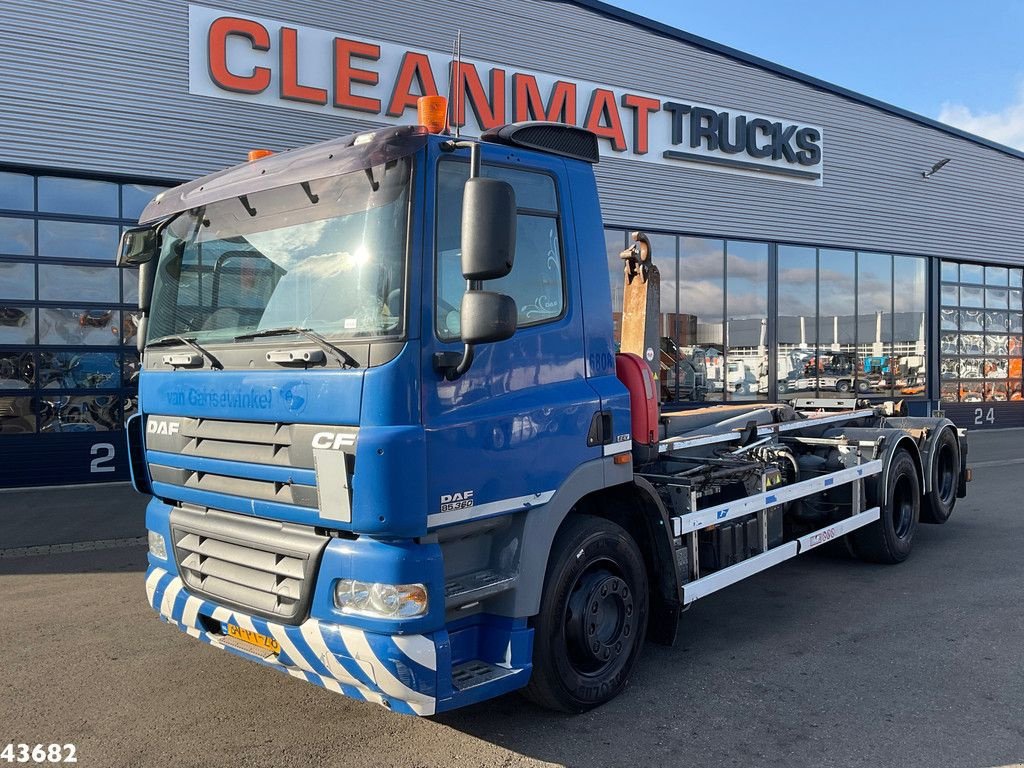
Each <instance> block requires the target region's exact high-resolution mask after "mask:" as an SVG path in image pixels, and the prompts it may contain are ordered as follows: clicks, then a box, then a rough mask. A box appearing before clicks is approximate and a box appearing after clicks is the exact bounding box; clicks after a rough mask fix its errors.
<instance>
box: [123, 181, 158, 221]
mask: <svg viewBox="0 0 1024 768" xmlns="http://www.w3.org/2000/svg"><path fill="white" fill-rule="evenodd" d="M165 189H167V187H158V186H154V185H152V184H122V185H121V218H122V219H133V220H136V221H137V220H138V218H139V216H141V215H142V211H143V210H144V209H145V207H146V206H147V205H149V201H150V200H152V199H153V198H154V197H156V196H157V195H159V194H160V193H161V192H163V191H164V190H165Z"/></svg>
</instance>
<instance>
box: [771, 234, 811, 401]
mask: <svg viewBox="0 0 1024 768" xmlns="http://www.w3.org/2000/svg"><path fill="white" fill-rule="evenodd" d="M817 271H818V258H817V251H816V250H815V249H814V248H802V247H798V246H790V245H780V246H779V249H778V283H779V288H778V291H779V318H778V326H777V330H776V334H777V336H778V344H779V347H778V353H777V358H776V366H777V376H778V382H777V387H778V392H779V398H780V399H790V398H792V397H799V396H803V397H807V396H808V395H812V396H813V395H814V394H815V392H814V391H813V390H814V388H815V386H816V379H815V378H813V377H809V376H808V375H807V373H806V372H807V370H808V369H810V370H811V371H813V369H814V362H813V361H814V360H815V358H816V355H817V346H818V335H817V334H818V330H817V322H816V318H817V315H818V279H817ZM808 390H812V391H810V392H808Z"/></svg>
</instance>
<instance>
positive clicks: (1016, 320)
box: [1010, 312, 1024, 333]
mask: <svg viewBox="0 0 1024 768" xmlns="http://www.w3.org/2000/svg"><path fill="white" fill-rule="evenodd" d="M1022 325H1024V318H1022V316H1021V313H1020V312H1011V313H1010V330H1011V331H1013V332H1014V333H1020V332H1021V331H1024V327H1022Z"/></svg>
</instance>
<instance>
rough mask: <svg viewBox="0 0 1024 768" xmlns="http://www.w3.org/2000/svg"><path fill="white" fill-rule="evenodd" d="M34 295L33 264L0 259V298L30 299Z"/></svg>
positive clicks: (34, 276)
mask: <svg viewBox="0 0 1024 768" xmlns="http://www.w3.org/2000/svg"><path fill="white" fill-rule="evenodd" d="M35 297H36V267H35V264H22V263H19V262H16V261H0V299H29V300H32V299H34V298H35Z"/></svg>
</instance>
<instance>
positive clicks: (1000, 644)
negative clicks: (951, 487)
mask: <svg viewBox="0 0 1024 768" xmlns="http://www.w3.org/2000/svg"><path fill="white" fill-rule="evenodd" d="M971 461H972V464H974V466H975V467H976V471H975V481H974V482H973V483H972V485H971V488H970V495H969V497H968V498H967V499H966V500H961V502H960V503H959V504H958V506H957V509H956V511H955V513H954V515H953V517H952V519H951V520H950V522H949V523H948V524H946V525H944V526H921V527H920V528H919V529H918V534H917V539H916V542H915V549H914V553H913V554H912V556H911V558H910V559H909V560H908V561H907V562H905V563H903V564H902V565H899V566H875V565H867V564H864V563H861V562H858V561H855V560H847V559H842V558H838V557H833V556H827V555H821V554H816V553H812V554H810V555H807V556H802V557H798V558H796V559H794V560H793V561H790V562H788V563H786V564H784V565H783V566H781V567H779V568H775V569H772V570H770V571H768V572H766V573H764V574H761V575H759V576H755V577H752V578H751V579H748V580H747V581H745V582H742V583H740V584H738V585H736V586H734V587H732V588H730V589H727V590H724V591H723V592H720V593H717V594H715V595H712V596H710V597H707V598H705V599H703V600H701V601H699V602H698V603H696V604H695V605H694V607H693V608H692V609H691V610H689V611H688V612H686V613H685V614H684V616H683V618H682V625H681V633H680V634H681V636H680V640H679V642H678V643H677V644H676V646H675V647H673V648H664V647H661V646H656V645H652V644H648V645H647V647H646V648H645V649H644V655H643V657H642V659H641V661H640V664H639V666H638V669H637V671H636V673H635V675H634V677H633V680H632V682H631V683H630V685H629V686H628V688H627V689H626V690H625V692H624V693H623V694H622V695H621V696H620V697H619V698H617V699H616V700H614V701H613V702H611V703H610V704H608V705H606V706H604V707H601V708H600V709H598V710H595V711H593V712H590V713H587V714H584V715H580V716H575V717H570V716H565V715H557V714H552V713H549V712H546V711H544V710H541V709H538V708H536V707H534V706H533V705H531V704H529V703H527V702H526V701H525V700H523V699H521V698H520V697H519V696H517V695H514V694H513V695H509V696H505V697H502V698H500V699H497V700H494V701H491V702H485V703H483V704H480V705H477V706H475V707H471V708H468V709H465V710H460V711H457V712H454V713H449V714H445V715H442V716H438V717H435V718H432V719H420V720H417V719H413V718H408V717H403V716H399V715H394V714H391V713H389V712H387V711H386V710H384V709H382V708H380V707H377V706H375V705H369V704H359V703H355V702H351V701H348V700H346V699H344V698H343V697H340V696H338V695H335V694H331V693H328V692H326V691H323V690H321V689H319V688H316V687H314V686H311V685H308V684H305V683H302V682H299V681H297V680H293V679H291V678H288V677H285V676H282V675H278V674H275V673H274V672H273V671H271V670H267V669H264V668H262V667H260V666H258V665H256V664H253V663H251V662H247V661H245V660H243V659H240V658H236V657H234V656H232V655H230V654H227V653H224V652H221V651H218V650H216V649H214V648H211V647H208V646H206V645H204V644H202V643H199V642H197V641H195V640H193V639H191V638H189V637H187V636H185V635H183V634H181V633H179V632H177V631H176V630H174V629H172V628H171V627H169V626H167V625H165V624H163V623H161V622H160V621H158V620H157V619H156V618H155V615H154V614H153V612H152V611H151V609H150V608H149V606H148V605H147V604H146V600H145V594H144V588H143V580H142V573H143V571H144V568H145V550H144V549H143V548H142V547H141V546H131V547H114V548H107V549H94V550H91V551H70V552H63V553H60V554H51V555H45V556H19V557H6V558H4V557H0V647H2V648H3V649H4V651H5V653H4V660H3V662H0V749H2V748H3V746H5V745H6V744H7V743H11V742H14V743H19V742H26V743H29V744H33V745H34V744H40V743H42V744H49V743H73V744H75V745H76V746H77V755H78V763H79V765H81V766H83V768H91V767H92V766H102V767H103V768H108V767H112V766H126V767H128V766H131V767H132V768H137V767H138V766H157V765H169V766H178V765H182V766H204V768H209V767H211V766H275V767H282V766H320V765H323V766H328V765H330V766H334V765H344V766H390V765H395V766H459V765H462V766H477V765H481V766H527V765H529V766H533V765H545V764H555V765H571V766H587V768H596V767H597V766H628V765H633V766H661V765H664V766H674V767H676V768H678V767H681V766H779V765H784V766H792V767H798V766H814V767H818V766H873V767H874V766H899V767H900V768H903V767H905V766H906V767H913V766H927V767H928V768H932V767H934V766H970V767H972V768H984V767H988V766H1005V765H1013V764H1018V763H1024V716H1022V713H1024V640H1022V639H1024V599H1022V597H1021V596H1022V595H1024V568H1022V556H1021V553H1022V551H1024V509H1022V504H1021V498H1022V497H1024V480H1022V479H1021V478H1022V475H1024V466H1022V465H1024V434H1022V433H1021V432H994V433H988V434H985V435H980V434H979V435H976V436H974V439H973V441H972V448H971ZM108 490H109V489H108ZM44 495H45V494H44ZM16 496H17V497H18V498H21V497H20V494H9V493H7V494H4V495H0V510H3V511H0V517H2V516H3V515H5V514H7V510H9V509H11V508H13V503H12V502H11V499H14V498H15V497H16ZM110 498H111V497H110V495H109V494H107V495H104V494H96V495H93V494H90V493H82V492H79V493H78V495H77V497H69V498H68V500H67V507H66V511H67V512H68V513H73V512H75V510H76V509H77V508H78V507H81V506H82V505H89V504H93V503H96V502H97V500H99V501H102V502H109V499H110ZM126 498H127V497H126ZM19 503H20V502H19ZM140 509H141V507H140ZM87 513H88V514H91V515H93V517H90V518H89V519H90V520H100V519H101V518H102V515H101V514H99V513H96V512H95V510H93V511H91V512H89V511H87ZM133 514H134V515H135V516H136V517H137V514H138V513H133ZM128 517H131V515H129V516H128ZM118 524H120V523H118ZM43 527H45V526H43ZM61 530H62V531H64V532H65V533H64V535H62V537H61V538H63V539H64V540H67V538H68V534H67V533H66V531H67V530H69V529H68V528H63V529H61ZM95 530H97V531H100V532H103V531H104V529H103V527H102V526H99V527H98V528H96V529H95ZM126 530H127V529H117V530H114V529H110V531H107V532H103V533H102V535H101V536H100V538H104V539H112V538H118V537H114V536H111V535H109V533H110V532H111V531H112V532H113V533H118V532H124V531H126ZM4 546H6V544H4ZM0 548H2V547H0ZM0 762H2V760H0Z"/></svg>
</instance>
